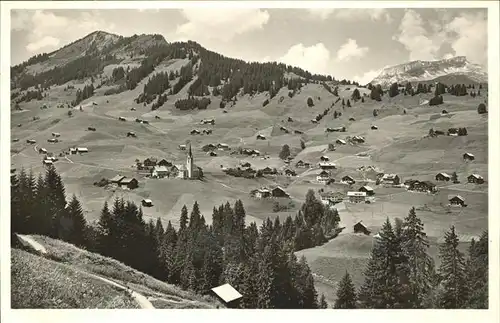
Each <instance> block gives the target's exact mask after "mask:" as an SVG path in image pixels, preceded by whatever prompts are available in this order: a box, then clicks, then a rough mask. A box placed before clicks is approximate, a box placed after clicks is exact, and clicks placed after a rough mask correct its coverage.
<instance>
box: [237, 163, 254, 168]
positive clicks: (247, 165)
mask: <svg viewBox="0 0 500 323" xmlns="http://www.w3.org/2000/svg"><path fill="white" fill-rule="evenodd" d="M240 166H241V167H244V168H247V167H252V164H250V163H249V162H241V163H240Z"/></svg>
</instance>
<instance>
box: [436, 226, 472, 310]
mask: <svg viewBox="0 0 500 323" xmlns="http://www.w3.org/2000/svg"><path fill="white" fill-rule="evenodd" d="M444 240H445V241H444V244H443V245H441V247H440V250H439V257H440V259H441V265H440V267H439V275H440V277H441V279H442V280H441V287H442V291H441V293H440V295H439V304H438V305H439V307H440V308H446V309H457V308H463V307H464V306H465V305H466V302H467V299H468V297H469V291H468V288H467V281H468V278H467V273H466V267H465V258H464V255H463V253H462V252H461V251H460V250H459V249H458V244H459V241H458V237H457V235H456V233H455V227H454V226H452V227H451V228H450V231H448V232H446V233H445V236H444Z"/></svg>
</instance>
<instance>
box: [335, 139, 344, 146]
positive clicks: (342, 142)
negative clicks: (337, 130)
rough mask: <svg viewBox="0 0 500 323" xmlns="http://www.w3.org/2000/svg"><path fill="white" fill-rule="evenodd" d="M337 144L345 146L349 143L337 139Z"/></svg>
mask: <svg viewBox="0 0 500 323" xmlns="http://www.w3.org/2000/svg"><path fill="white" fill-rule="evenodd" d="M335 143H336V144H338V145H345V144H347V142H346V141H345V140H343V139H337V140H336V141H335Z"/></svg>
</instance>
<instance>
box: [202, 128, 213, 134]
mask: <svg viewBox="0 0 500 323" xmlns="http://www.w3.org/2000/svg"><path fill="white" fill-rule="evenodd" d="M203 133H204V134H206V135H210V134H211V133H212V129H203Z"/></svg>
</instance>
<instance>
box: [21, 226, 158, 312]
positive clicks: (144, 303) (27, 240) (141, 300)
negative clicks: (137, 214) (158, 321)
mask: <svg viewBox="0 0 500 323" xmlns="http://www.w3.org/2000/svg"><path fill="white" fill-rule="evenodd" d="M16 235H17V237H18V238H19V240H20V241H21V243H22V244H23V245H24V246H27V247H32V248H33V249H35V250H36V251H37V252H39V253H41V254H47V250H46V249H45V247H44V246H42V245H41V244H40V243H38V242H37V241H35V240H34V239H33V238H32V237H30V236H27V235H21V234H16ZM77 271H79V272H81V273H84V274H86V275H88V276H91V277H94V278H96V279H99V280H101V281H103V282H105V283H107V284H109V285H113V286H114V287H116V288H119V289H121V290H124V291H126V292H127V293H128V294H129V295H130V296H131V297H132V298H134V300H135V301H136V302H137V304H139V306H140V307H141V308H143V309H154V308H155V307H154V306H153V304H151V302H150V301H149V300H148V298H147V297H146V296H144V295H142V294H139V293H137V292H135V291H133V290H131V289H130V288H128V287H125V286H123V285H120V284H118V283H116V282H114V281H112V280H109V279H106V278H104V277H101V276H99V275H95V274H91V273H89V272H84V271H81V270H77Z"/></svg>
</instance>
